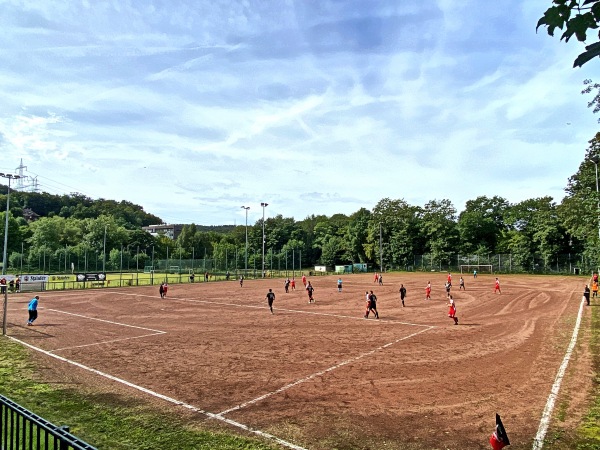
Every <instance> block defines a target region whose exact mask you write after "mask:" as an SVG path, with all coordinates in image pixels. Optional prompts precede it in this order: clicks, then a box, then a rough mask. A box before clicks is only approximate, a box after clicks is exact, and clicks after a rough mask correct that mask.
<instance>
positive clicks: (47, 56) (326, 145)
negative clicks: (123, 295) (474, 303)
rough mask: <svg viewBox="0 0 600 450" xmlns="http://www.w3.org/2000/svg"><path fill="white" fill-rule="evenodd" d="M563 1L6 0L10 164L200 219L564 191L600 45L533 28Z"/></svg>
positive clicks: (51, 182)
mask: <svg viewBox="0 0 600 450" xmlns="http://www.w3.org/2000/svg"><path fill="white" fill-rule="evenodd" d="M547 7H548V5H547V1H545V0H535V1H532V2H520V1H518V0H499V2H497V3H494V4H491V3H490V4H487V3H486V4H485V5H482V4H481V3H480V2H476V1H473V0H471V1H468V2H456V1H451V0H437V1H425V2H418V1H416V0H415V1H410V2H400V3H398V4H391V3H390V2H383V1H381V2H378V1H376V2H371V3H369V4H367V3H364V2H360V1H355V2H350V3H346V4H343V5H342V4H339V3H335V2H318V3H315V2H301V1H299V0H296V1H293V0H288V1H286V2H280V3H278V4H277V6H276V7H275V6H273V5H271V4H269V3H264V2H255V1H246V2H229V1H221V2H214V1H211V2H209V1H200V2H189V1H183V2H176V3H173V2H167V1H157V2H152V3H151V4H147V5H141V4H139V2H132V1H126V2H121V1H119V2H116V1H115V2H105V3H93V2H85V1H84V2H70V1H69V2H66V3H65V2H58V1H46V2H42V3H35V4H28V5H26V6H23V4H22V3H21V2H17V1H13V2H10V1H9V2H5V4H4V10H5V14H3V15H2V17H0V25H1V26H2V28H3V32H4V38H5V45H4V46H3V47H2V48H0V56H1V57H2V58H3V73H2V74H1V75H0V93H1V94H2V98H3V102H2V104H0V146H1V147H0V148H1V149H2V150H1V151H2V156H3V158H2V162H1V163H0V164H1V165H2V166H3V167H2V170H5V171H6V170H11V169H10V167H11V166H15V167H16V165H17V164H18V163H19V160H20V158H23V160H24V163H25V164H26V165H27V166H28V167H29V170H31V171H32V172H33V173H36V174H39V175H40V180H43V181H41V186H40V187H41V188H42V189H45V188H48V190H49V191H51V192H54V193H62V192H71V191H73V190H78V191H80V192H82V193H84V194H86V195H89V196H91V197H93V198H97V197H104V198H114V199H116V200H121V199H127V200H130V201H133V202H136V203H139V204H141V205H143V206H144V207H145V208H146V209H147V210H148V211H149V212H151V213H154V214H157V215H159V216H161V217H162V218H164V219H165V220H168V221H174V222H191V221H194V222H196V223H203V224H220V223H232V222H233V220H236V219H240V217H241V216H240V211H239V206H240V205H241V204H248V205H249V206H253V202H254V204H260V202H261V201H268V202H269V203H270V206H269V209H268V211H267V212H268V213H269V214H283V215H284V216H294V217H296V218H298V219H302V218H304V217H305V216H307V215H309V214H312V213H315V214H327V215H332V214H335V213H338V212H342V213H347V214H351V213H352V212H355V211H356V210H358V209H359V208H361V207H367V208H371V207H372V206H374V205H375V203H376V202H377V201H379V200H380V199H381V198H383V197H391V198H405V199H406V200H407V201H409V202H410V203H412V204H419V205H423V204H425V203H426V202H427V201H429V200H432V199H436V198H437V199H440V198H448V199H450V200H451V201H452V202H453V203H454V204H455V206H456V207H457V208H459V209H460V208H462V206H463V205H464V202H465V201H466V200H468V199H472V198H475V197H476V196H478V195H490V196H491V195H501V196H504V197H505V198H507V199H508V200H509V201H513V202H516V201H521V200H523V199H524V196H532V197H539V196H543V195H551V196H553V197H555V198H556V199H557V200H559V199H560V198H561V197H562V192H561V189H562V186H564V185H566V179H567V177H568V176H569V175H571V174H572V173H574V172H575V171H576V170H577V167H578V165H579V162H580V161H581V159H582V157H583V154H584V152H585V149H586V147H587V145H588V143H587V141H588V140H589V139H591V137H593V135H594V134H595V132H596V131H597V123H596V119H597V118H596V117H594V115H593V114H592V113H591V111H589V110H587V108H586V103H587V102H586V99H585V98H583V97H582V96H581V95H579V92H580V90H581V87H582V85H581V81H582V80H583V79H584V78H593V75H594V73H593V69H594V67H595V66H594V64H595V63H594V62H590V63H588V65H587V66H589V67H584V68H583V69H578V70H573V69H571V65H572V61H573V59H574V58H575V56H576V55H577V54H578V53H579V52H580V51H581V50H582V47H581V45H577V44H576V43H569V44H568V45H565V44H564V43H562V42H559V40H558V39H557V38H554V39H553V38H549V37H548V36H546V34H545V30H541V31H540V32H539V33H538V34H536V33H535V25H536V23H537V19H538V17H540V16H541V15H542V14H543V11H544V10H545V9H546V8H547ZM567 122H569V123H571V125H569V126H567V125H566V123H567ZM44 183H46V186H44ZM61 186H62V187H61ZM259 209H260V208H258V207H257V208H253V209H252V210H251V213H250V216H249V219H250V220H252V219H254V218H256V217H258V215H259V214H260V211H259ZM242 215H243V211H242Z"/></svg>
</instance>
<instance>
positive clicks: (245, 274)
mask: <svg viewBox="0 0 600 450" xmlns="http://www.w3.org/2000/svg"><path fill="white" fill-rule="evenodd" d="M242 208H243V209H245V210H246V263H245V265H244V277H246V276H248V210H249V209H250V207H249V206H242ZM236 264H237V263H236Z"/></svg>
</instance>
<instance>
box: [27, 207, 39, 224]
mask: <svg viewBox="0 0 600 450" xmlns="http://www.w3.org/2000/svg"><path fill="white" fill-rule="evenodd" d="M23 217H24V218H25V220H26V221H27V222H35V221H36V220H38V219H39V218H40V216H39V214H37V213H35V212H34V211H33V210H32V209H31V208H23Z"/></svg>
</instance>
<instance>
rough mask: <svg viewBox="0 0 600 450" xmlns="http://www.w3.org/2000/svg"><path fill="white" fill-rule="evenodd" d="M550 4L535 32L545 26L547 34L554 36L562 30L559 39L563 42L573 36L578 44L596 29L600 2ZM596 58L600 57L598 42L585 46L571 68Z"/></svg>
mask: <svg viewBox="0 0 600 450" xmlns="http://www.w3.org/2000/svg"><path fill="white" fill-rule="evenodd" d="M552 4H553V6H551V7H550V8H548V9H547V10H546V12H545V13H544V16H543V17H542V18H540V20H539V21H538V23H537V27H536V30H537V29H538V28H539V27H541V26H545V27H547V30H548V34H549V35H550V36H554V32H555V31H556V29H557V28H558V29H560V30H564V31H563V33H562V35H561V37H560V39H561V40H564V41H565V42H568V41H569V39H571V38H572V37H573V36H575V37H576V38H577V40H578V41H580V42H588V32H589V31H591V30H596V29H598V25H599V23H600V0H553V2H552ZM599 36H600V34H599ZM597 56H600V42H594V43H592V44H590V45H587V46H586V47H585V52H583V53H581V54H580V55H579V56H578V57H577V58H576V59H575V62H574V63H573V66H574V67H581V66H583V65H584V64H585V63H587V62H588V61H590V60H591V59H593V58H595V57H597Z"/></svg>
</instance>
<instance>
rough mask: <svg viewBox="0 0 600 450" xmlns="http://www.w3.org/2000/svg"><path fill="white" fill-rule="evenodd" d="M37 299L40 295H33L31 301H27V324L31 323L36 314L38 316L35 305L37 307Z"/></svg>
mask: <svg viewBox="0 0 600 450" xmlns="http://www.w3.org/2000/svg"><path fill="white" fill-rule="evenodd" d="M39 299H40V296H39V295H36V296H35V297H33V298H32V299H31V301H30V302H29V305H27V310H28V311H29V320H28V321H27V325H28V326H31V325H33V321H34V320H35V319H37V316H38V312H37V307H38V300H39Z"/></svg>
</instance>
